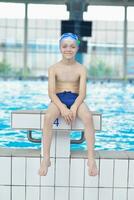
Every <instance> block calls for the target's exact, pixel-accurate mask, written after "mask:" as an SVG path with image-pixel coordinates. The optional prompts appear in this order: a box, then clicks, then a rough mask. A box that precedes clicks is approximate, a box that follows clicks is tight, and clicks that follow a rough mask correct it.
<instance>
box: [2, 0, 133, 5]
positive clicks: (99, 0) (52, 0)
mask: <svg viewBox="0 0 134 200" xmlns="http://www.w3.org/2000/svg"><path fill="white" fill-rule="evenodd" d="M69 1H74V0H19V1H18V0H2V1H1V0H0V2H9V3H10V2H14V3H33V4H35V3H36V4H60V5H64V4H66V3H68V2H69ZM76 1H80V0H76ZM81 1H83V0H81ZM85 1H86V3H87V4H89V5H111V6H124V5H127V6H134V0H112V1H110V0H85Z"/></svg>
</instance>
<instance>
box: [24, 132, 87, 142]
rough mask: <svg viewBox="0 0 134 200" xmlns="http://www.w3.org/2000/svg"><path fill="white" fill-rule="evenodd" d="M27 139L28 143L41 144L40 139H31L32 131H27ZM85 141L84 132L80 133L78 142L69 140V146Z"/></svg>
mask: <svg viewBox="0 0 134 200" xmlns="http://www.w3.org/2000/svg"><path fill="white" fill-rule="evenodd" d="M27 138H28V140H29V141H30V142H35V143H41V139H36V138H33V137H32V130H29V131H28V133H27ZM84 141H85V137H84V131H82V132H81V138H80V139H79V140H71V141H70V143H71V144H81V143H83V142H84Z"/></svg>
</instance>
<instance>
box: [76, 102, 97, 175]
mask: <svg viewBox="0 0 134 200" xmlns="http://www.w3.org/2000/svg"><path fill="white" fill-rule="evenodd" d="M77 115H78V117H79V118H80V119H81V120H82V121H83V123H84V126H85V139H86V143H87V149H88V166H89V175H90V176H96V175H97V173H98V170H97V166H96V161H95V157H94V156H95V155H94V143H95V130H94V125H93V119H92V114H91V112H90V110H89V108H88V106H87V105H86V104H85V103H82V104H81V105H80V106H79V108H78V111H77Z"/></svg>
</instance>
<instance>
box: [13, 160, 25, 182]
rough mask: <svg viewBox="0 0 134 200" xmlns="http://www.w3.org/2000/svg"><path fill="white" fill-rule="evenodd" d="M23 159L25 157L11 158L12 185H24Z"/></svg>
mask: <svg viewBox="0 0 134 200" xmlns="http://www.w3.org/2000/svg"><path fill="white" fill-rule="evenodd" d="M25 161H26V159H25V158H18V157H13V158H12V185H25V173H26V168H25V166H26V162H25Z"/></svg>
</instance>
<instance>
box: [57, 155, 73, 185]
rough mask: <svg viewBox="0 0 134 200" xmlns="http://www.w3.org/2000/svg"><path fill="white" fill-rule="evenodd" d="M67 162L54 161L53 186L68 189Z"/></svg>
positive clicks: (62, 160)
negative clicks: (66, 187)
mask: <svg viewBox="0 0 134 200" xmlns="http://www.w3.org/2000/svg"><path fill="white" fill-rule="evenodd" d="M69 162H70V160H69V159H68V158H67V159H66V158H61V159H59V158H57V159H56V170H55V172H56V176H55V186H68V187H69Z"/></svg>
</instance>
